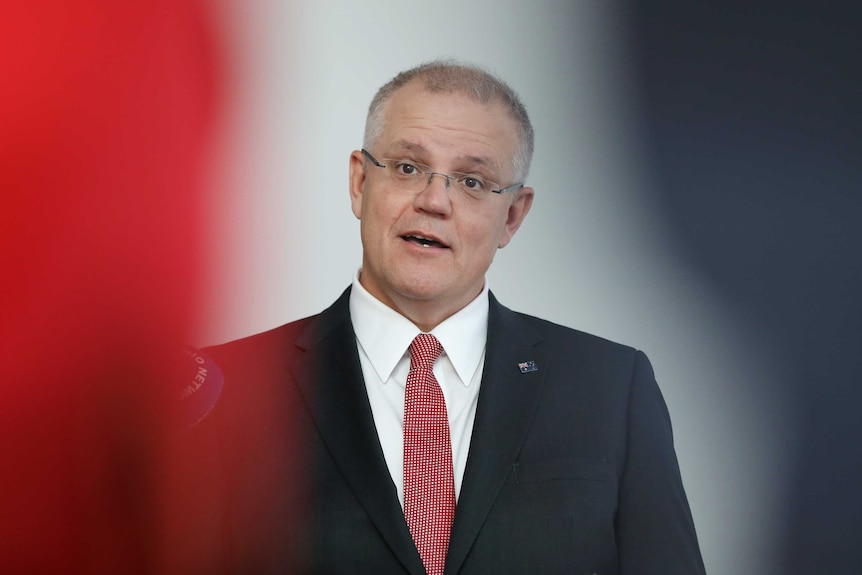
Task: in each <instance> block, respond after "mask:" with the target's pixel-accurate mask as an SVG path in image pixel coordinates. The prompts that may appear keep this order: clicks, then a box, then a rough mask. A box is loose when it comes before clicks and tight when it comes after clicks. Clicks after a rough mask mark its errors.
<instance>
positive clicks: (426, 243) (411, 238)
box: [401, 234, 449, 249]
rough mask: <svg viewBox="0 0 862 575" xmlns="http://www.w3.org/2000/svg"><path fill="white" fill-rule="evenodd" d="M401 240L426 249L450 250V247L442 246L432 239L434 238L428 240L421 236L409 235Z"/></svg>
mask: <svg viewBox="0 0 862 575" xmlns="http://www.w3.org/2000/svg"><path fill="white" fill-rule="evenodd" d="M401 239H403V240H404V241H406V242H410V243H413V244H417V245H420V246H422V247H425V248H444V249H449V246H447V245H445V244H441V243H440V242H438V241H437V240H435V239H432V238H427V237H425V236H419V235H414V234H409V235H406V236H401Z"/></svg>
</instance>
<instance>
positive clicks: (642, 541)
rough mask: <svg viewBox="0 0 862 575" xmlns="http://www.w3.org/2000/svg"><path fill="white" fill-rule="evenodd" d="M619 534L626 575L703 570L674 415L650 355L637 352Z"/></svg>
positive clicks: (622, 570)
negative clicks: (673, 427)
mask: <svg viewBox="0 0 862 575" xmlns="http://www.w3.org/2000/svg"><path fill="white" fill-rule="evenodd" d="M627 423H628V425H627V434H626V457H625V464H624V469H623V473H622V477H621V480H620V485H619V500H618V508H617V516H616V537H617V549H618V553H619V565H620V573H622V574H623V575H652V574H655V575H659V574H660V575H674V574H679V575H697V574H704V573H705V569H704V566H703V560H702V559H701V555H700V549H699V547H698V543H697V535H696V534H695V529H694V521H693V520H692V516H691V511H690V509H689V505H688V500H687V499H686V496H685V491H684V490H683V486H682V479H681V477H680V472H679V464H678V463H677V458H676V453H675V451H674V447H673V433H672V430H671V423H670V416H669V415H668V411H667V407H666V405H665V402H664V399H663V398H662V395H661V392H660V391H659V388H658V385H657V384H656V381H655V376H654V374H653V370H652V366H651V365H650V363H649V360H648V359H647V357H646V355H644V354H643V353H642V352H640V351H639V352H637V353H636V355H635V361H634V367H633V370H632V380H631V386H630V389H629V398H628V420H627Z"/></svg>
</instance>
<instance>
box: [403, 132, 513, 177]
mask: <svg viewBox="0 0 862 575" xmlns="http://www.w3.org/2000/svg"><path fill="white" fill-rule="evenodd" d="M392 149H393V151H399V152H401V151H404V152H410V153H412V154H416V155H417V156H418V155H422V154H426V153H427V152H428V149H427V148H426V147H425V146H423V145H422V144H419V143H416V142H411V141H410V140H396V141H395V142H393V143H392ZM455 160H456V161H457V162H458V163H460V164H461V165H464V166H466V167H467V169H473V168H482V167H484V168H488V169H490V170H491V171H492V172H493V173H495V174H497V173H499V171H500V170H499V167H498V166H497V162H495V161H494V160H493V159H492V158H489V157H487V156H471V155H463V156H458V157H457V158H455Z"/></svg>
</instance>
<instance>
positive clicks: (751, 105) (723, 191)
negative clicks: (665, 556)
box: [631, 1, 862, 574]
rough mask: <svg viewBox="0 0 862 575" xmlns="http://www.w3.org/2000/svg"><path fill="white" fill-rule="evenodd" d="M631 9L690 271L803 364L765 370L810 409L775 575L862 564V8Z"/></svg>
mask: <svg viewBox="0 0 862 575" xmlns="http://www.w3.org/2000/svg"><path fill="white" fill-rule="evenodd" d="M633 8H634V11H633V13H632V18H631V23H632V25H633V32H634V34H633V41H634V44H633V46H632V52H633V54H634V55H635V58H636V71H637V73H638V76H639V77H638V81H639V82H640V84H639V86H638V90H639V96H640V98H641V100H640V111H641V113H642V114H643V116H642V120H643V122H644V125H643V128H644V129H645V134H646V141H645V150H646V151H647V153H648V155H649V160H650V166H651V168H652V169H653V172H654V174H655V176H656V179H655V181H654V182H653V184H654V189H653V190H652V191H653V192H654V193H655V194H656V197H657V199H658V200H659V201H660V202H661V203H662V205H663V208H664V210H665V212H666V214H667V216H668V219H669V220H668V221H669V222H670V224H671V225H672V226H673V229H672V232H673V233H674V234H675V236H676V239H677V240H678V245H679V246H680V247H681V249H682V250H684V252H685V253H686V255H687V256H688V258H689V260H690V261H689V265H690V266H691V269H695V270H699V272H700V273H701V274H702V276H703V278H704V280H706V281H708V282H710V283H711V285H712V286H713V287H714V288H715V289H716V290H717V291H718V292H720V294H721V295H722V296H723V297H724V298H726V300H727V301H728V302H729V303H730V305H732V306H733V307H734V308H735V309H736V310H737V311H738V312H739V313H740V315H742V316H744V317H746V318H749V319H750V320H751V321H752V322H754V323H755V324H756V325H757V327H758V328H759V330H760V332H761V334H763V336H764V337H765V338H767V341H768V344H769V345H768V347H771V348H774V349H776V350H778V351H779V352H780V353H781V359H782V360H783V362H784V363H785V365H786V366H787V372H788V373H791V374H793V375H792V377H791V379H788V380H786V381H781V382H772V381H764V382H762V384H763V385H764V386H770V385H774V386H780V389H779V390H777V391H778V393H781V394H782V395H783V396H785V397H789V398H790V399H791V400H792V401H791V403H792V405H793V408H794V409H793V412H794V414H795V415H796V416H797V417H796V419H795V421H794V424H795V426H796V430H797V435H796V436H795V437H793V438H792V443H793V445H794V446H795V450H794V453H793V457H794V473H793V476H792V478H791V481H790V484H791V491H790V493H788V497H787V500H786V503H785V517H786V519H787V520H788V521H787V524H786V528H785V530H784V532H782V533H780V534H779V536H780V537H779V540H780V542H781V554H780V556H779V557H777V558H776V564H777V565H778V566H779V571H778V572H780V573H782V574H795V573H800V574H802V573H833V574H839V573H840V574H845V573H847V574H849V573H862V546H860V545H859V542H860V541H862V523H860V521H859V520H860V518H862V493H861V492H860V488H859V486H860V485H862V444H860V438H862V417H860V408H859V406H860V403H862V387H860V385H859V384H860V383H862V297H860V296H862V226H860V225H859V222H860V221H862V161H860V159H862V137H860V134H862V68H860V64H859V54H860V53H862V35H860V34H859V30H860V29H862V26H860V25H862V21H860V17H859V13H860V12H859V11H858V10H855V9H853V7H852V3H819V4H814V3H805V4H803V3H793V2H789V3H788V2H781V3H778V2H774V3H773V2H753V3H748V2H745V3H743V2H729V3H728V2H720V3H719V2H715V3H706V2H696V3H682V2H662V1H658V2H656V1H642V2H641V1H638V2H635V3H634V4H633ZM771 391H776V390H771ZM704 545H708V542H704Z"/></svg>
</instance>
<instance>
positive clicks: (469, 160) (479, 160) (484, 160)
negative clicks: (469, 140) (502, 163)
mask: <svg viewBox="0 0 862 575" xmlns="http://www.w3.org/2000/svg"><path fill="white" fill-rule="evenodd" d="M457 160H458V161H459V162H461V163H464V164H468V165H470V166H471V167H476V166H479V167H488V168H491V170H493V171H494V172H496V171H497V162H495V161H494V160H492V159H491V158H489V157H487V156H458V158H457Z"/></svg>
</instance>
